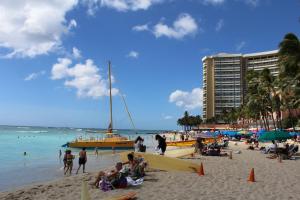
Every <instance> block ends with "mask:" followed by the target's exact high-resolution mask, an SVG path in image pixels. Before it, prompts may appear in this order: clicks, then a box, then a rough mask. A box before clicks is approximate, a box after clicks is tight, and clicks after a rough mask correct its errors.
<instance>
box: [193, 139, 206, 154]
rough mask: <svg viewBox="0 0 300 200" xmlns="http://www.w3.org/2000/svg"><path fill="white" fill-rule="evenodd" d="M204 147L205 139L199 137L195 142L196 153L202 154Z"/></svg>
mask: <svg viewBox="0 0 300 200" xmlns="http://www.w3.org/2000/svg"><path fill="white" fill-rule="evenodd" d="M203 148H204V144H203V139H202V138H200V137H198V138H197V140H196V144H195V153H199V154H200V155H201V154H202V151H203Z"/></svg>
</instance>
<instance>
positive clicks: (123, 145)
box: [68, 141, 134, 150]
mask: <svg viewBox="0 0 300 200" xmlns="http://www.w3.org/2000/svg"><path fill="white" fill-rule="evenodd" d="M68 147H70V148H98V149H116V150H118V149H134V141H121V142H99V141H98V142H97V141H91V142H89V141H86V142H83V141H77V142H76V141H75V142H70V143H68Z"/></svg>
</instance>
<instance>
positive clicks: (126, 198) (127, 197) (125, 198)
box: [105, 192, 136, 200]
mask: <svg viewBox="0 0 300 200" xmlns="http://www.w3.org/2000/svg"><path fill="white" fill-rule="evenodd" d="M135 196H136V193H135V192H129V193H127V194H123V195H118V196H114V197H110V198H108V199H105V200H131V199H133V198H135Z"/></svg>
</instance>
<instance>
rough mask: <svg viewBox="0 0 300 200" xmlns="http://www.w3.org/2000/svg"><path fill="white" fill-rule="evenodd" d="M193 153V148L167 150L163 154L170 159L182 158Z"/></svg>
mask: <svg viewBox="0 0 300 200" xmlns="http://www.w3.org/2000/svg"><path fill="white" fill-rule="evenodd" d="M194 152H195V148H194V147H192V148H183V149H173V150H167V151H166V152H165V156H168V157H171V158H181V157H184V156H188V155H191V154H192V153H194Z"/></svg>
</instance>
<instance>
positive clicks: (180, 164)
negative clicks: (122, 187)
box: [120, 152, 199, 172]
mask: <svg viewBox="0 0 300 200" xmlns="http://www.w3.org/2000/svg"><path fill="white" fill-rule="evenodd" d="M128 153H130V152H123V153H120V157H121V160H122V162H127V161H128V160H127V154H128ZM134 155H135V156H137V157H142V158H144V160H145V161H147V163H148V166H149V167H150V168H154V169H159V170H165V171H185V172H197V169H198V168H199V165H197V164H195V163H192V162H190V161H186V160H181V159H178V158H171V157H167V156H161V155H157V154H150V153H140V152H135V153H134Z"/></svg>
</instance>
